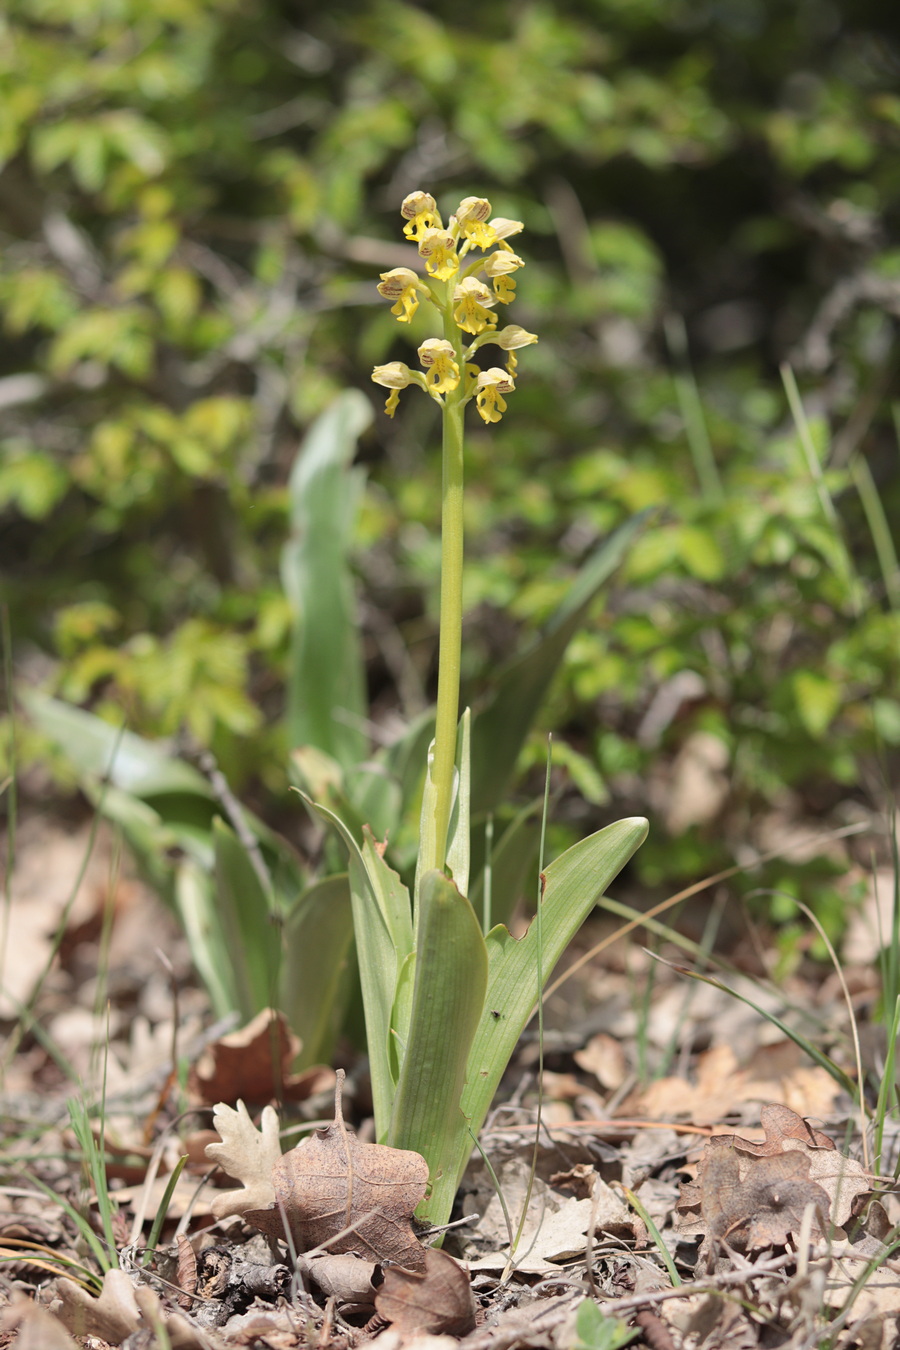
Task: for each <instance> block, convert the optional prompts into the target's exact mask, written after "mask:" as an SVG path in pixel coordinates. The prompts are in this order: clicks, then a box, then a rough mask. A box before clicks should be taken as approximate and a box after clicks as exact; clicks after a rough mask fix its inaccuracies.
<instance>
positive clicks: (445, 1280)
mask: <svg viewBox="0 0 900 1350" xmlns="http://www.w3.org/2000/svg"><path fill="white" fill-rule="evenodd" d="M375 1311H376V1312H377V1313H378V1315H379V1317H382V1318H383V1319H384V1320H385V1322H391V1323H393V1325H394V1327H395V1328H396V1329H397V1330H398V1331H401V1332H403V1333H404V1335H407V1336H412V1335H415V1334H416V1332H420V1331H425V1332H428V1333H429V1334H431V1335H435V1336H468V1334H469V1332H470V1331H474V1330H475V1298H474V1296H473V1294H472V1285H471V1283H470V1282H469V1273H468V1271H467V1270H466V1268H465V1266H462V1265H460V1263H459V1262H458V1261H454V1259H453V1257H452V1256H448V1255H447V1253H446V1252H442V1251H438V1250H437V1248H434V1247H432V1248H429V1249H428V1250H427V1251H426V1252H425V1269H424V1270H423V1271H416V1270H404V1269H403V1267H401V1266H388V1267H386V1269H385V1271H384V1283H383V1284H382V1286H381V1288H380V1289H379V1291H378V1293H377V1294H376V1296H375Z"/></svg>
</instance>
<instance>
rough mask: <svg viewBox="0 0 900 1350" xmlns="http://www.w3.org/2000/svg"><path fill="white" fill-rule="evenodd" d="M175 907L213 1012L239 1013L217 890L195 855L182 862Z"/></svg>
mask: <svg viewBox="0 0 900 1350" xmlns="http://www.w3.org/2000/svg"><path fill="white" fill-rule="evenodd" d="M175 908H176V909H177V910H178V915H179V918H180V919H181V924H182V927H183V928H184V932H185V936H186V938H187V940H188V946H189V947H190V949H191V960H192V961H193V963H194V966H195V967H196V970H197V973H198V975H199V976H200V978H201V980H202V981H203V983H204V984H205V985H206V989H207V992H208V993H209V997H210V1000H211V1002H212V1006H213V1012H214V1013H215V1015H216V1017H224V1016H225V1014H226V1013H229V1012H237V1011H238V1010H239V999H238V991H237V985H236V983H235V979H234V970H233V964H232V961H231V958H230V955H229V950H228V944H227V942H226V941H225V937H224V933H223V931H222V924H221V919H220V915H219V911H218V907H217V905H216V896H215V889H214V887H213V884H212V880H211V878H210V876H209V873H208V872H207V871H206V870H205V869H204V868H202V867H200V866H199V865H198V864H197V863H196V862H194V860H193V859H192V858H185V859H184V860H183V861H182V862H181V863H179V865H178V870H177V873H176V877H175Z"/></svg>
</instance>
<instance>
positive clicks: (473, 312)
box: [453, 277, 497, 334]
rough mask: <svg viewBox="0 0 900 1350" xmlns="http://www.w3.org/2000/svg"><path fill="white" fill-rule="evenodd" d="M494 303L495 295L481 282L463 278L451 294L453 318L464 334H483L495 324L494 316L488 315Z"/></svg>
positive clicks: (495, 318)
mask: <svg viewBox="0 0 900 1350" xmlns="http://www.w3.org/2000/svg"><path fill="white" fill-rule="evenodd" d="M496 303H497V297H496V295H494V294H493V292H492V291H490V290H488V288H487V286H485V284H484V282H483V281H478V280H477V279H476V278H475V277H465V278H464V279H463V280H462V281H461V282H460V283H459V285H458V286H457V287H456V289H455V290H454V292H453V304H454V306H455V308H454V310H453V317H454V319H455V320H456V322H457V323H458V324H459V326H460V328H461V329H462V330H463V332H464V333H475V334H477V333H483V332H484V330H485V329H486V328H493V326H494V324H496V322H497V316H496V314H491V313H490V310H491V309H492V308H493V306H494V305H496Z"/></svg>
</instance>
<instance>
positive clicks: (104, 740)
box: [23, 692, 213, 799]
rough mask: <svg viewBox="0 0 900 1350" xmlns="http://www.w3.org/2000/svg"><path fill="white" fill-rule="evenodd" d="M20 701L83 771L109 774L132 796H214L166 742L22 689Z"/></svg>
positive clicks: (38, 725)
mask: <svg viewBox="0 0 900 1350" xmlns="http://www.w3.org/2000/svg"><path fill="white" fill-rule="evenodd" d="M23 701H24V703H25V706H26V708H27V709H28V713H29V715H30V717H31V719H32V721H33V722H34V723H35V725H36V726H37V727H39V728H40V730H41V731H43V732H44V734H45V735H47V736H49V737H50V738H51V740H54V741H56V742H57V744H58V745H59V746H60V747H61V749H63V750H64V751H65V752H66V754H67V755H68V756H69V758H70V759H71V760H72V762H73V764H75V765H77V767H78V769H79V771H80V772H81V773H85V774H92V775H93V776H95V777H97V778H104V777H108V778H109V780H110V782H112V783H114V784H115V786H116V787H120V788H123V789H124V790H125V791H126V792H131V793H133V794H134V796H136V797H152V796H154V795H156V794H157V793H165V792H190V793H195V794H197V795H198V796H200V797H205V798H208V799H212V798H213V792H212V789H211V788H210V786H209V784H208V783H207V781H206V779H205V778H204V777H203V775H202V774H201V773H198V772H197V770H196V769H193V768H191V766H190V765H189V764H185V763H184V761H183V760H180V759H175V758H174V756H171V755H169V754H168V753H167V752H166V749H165V747H164V746H162V745H158V744H156V743H155V742H153V741H145V740H144V739H143V738H142V737H140V736H136V735H135V734H134V732H132V731H123V730H121V729H119V728H117V727H114V726H110V724H109V723H108V722H104V721H102V720H101V718H99V717H95V716H94V714H93V713H89V712H84V710H83V709H81V708H73V707H72V706H71V705H70V704H68V703H61V702H60V701H59V700H58V699H55V698H47V697H46V696H45V695H44V694H36V693H33V692H32V693H26V694H24V695H23Z"/></svg>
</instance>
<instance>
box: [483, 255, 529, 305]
mask: <svg viewBox="0 0 900 1350" xmlns="http://www.w3.org/2000/svg"><path fill="white" fill-rule="evenodd" d="M524 266H525V260H524V258H520V257H519V255H518V253H513V251H512V249H511V248H506V249H498V250H497V252H496V253H491V254H490V255H489V256H488V257H487V258H485V260H484V270H485V272H486V273H487V275H488V276H489V277H490V279H491V281H492V282H493V286H494V294H495V295H496V297H497V299H498V300H499V301H500V303H501V304H503V305H508V304H509V303H510V301H512V300H515V298H516V283H515V282H514V281H513V280H512V278H511V277H510V275H509V274H510V272H516V271H518V269H519V268H520V267H524Z"/></svg>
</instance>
